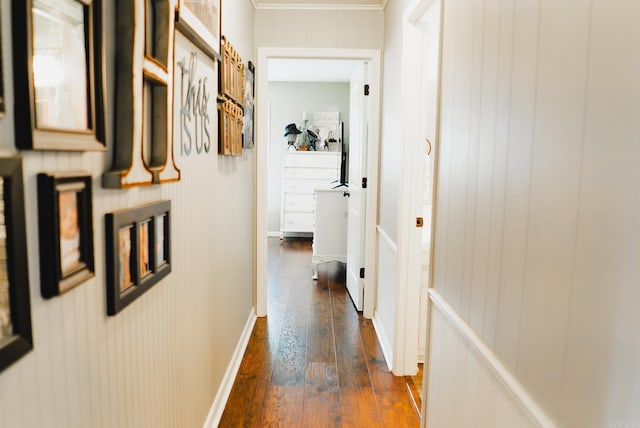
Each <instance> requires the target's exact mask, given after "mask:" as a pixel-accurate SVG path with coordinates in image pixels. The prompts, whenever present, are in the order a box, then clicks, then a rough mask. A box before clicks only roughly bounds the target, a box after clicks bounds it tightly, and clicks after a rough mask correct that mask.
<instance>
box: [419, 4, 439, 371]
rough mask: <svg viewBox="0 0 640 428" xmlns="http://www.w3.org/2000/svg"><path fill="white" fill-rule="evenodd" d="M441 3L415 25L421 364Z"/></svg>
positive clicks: (429, 235)
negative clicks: (418, 62) (418, 80)
mask: <svg viewBox="0 0 640 428" xmlns="http://www.w3.org/2000/svg"><path fill="white" fill-rule="evenodd" d="M439 24H440V2H439V1H436V2H434V3H432V5H431V7H430V8H429V9H428V11H427V12H426V13H425V15H424V16H423V17H422V18H421V20H420V21H419V24H418V26H417V27H418V29H419V30H420V33H421V35H420V42H421V43H420V48H419V49H420V58H421V65H420V70H421V76H422V79H421V80H422V82H421V88H420V89H421V90H420V108H419V109H418V114H419V115H420V117H421V118H422V120H421V122H422V123H423V125H422V126H421V129H420V130H419V132H420V133H421V134H422V138H420V137H418V138H416V140H415V143H416V146H417V147H416V156H417V158H418V159H419V161H418V168H417V169H416V177H417V178H418V177H419V178H421V180H420V179H418V181H419V182H420V181H421V184H422V186H421V188H420V193H419V194H418V195H417V197H416V199H417V201H416V203H417V204H418V207H417V209H418V210H420V209H421V211H422V217H423V219H424V226H423V228H422V233H421V236H420V238H421V243H420V244H418V245H416V248H415V251H416V252H418V253H419V254H420V273H419V280H420V324H419V334H418V360H419V361H421V362H424V358H425V348H426V338H427V306H428V298H429V297H428V287H429V277H430V273H431V272H430V266H429V262H430V247H431V217H432V211H433V175H434V168H433V166H434V162H433V159H434V157H435V153H434V150H435V148H434V147H433V144H434V142H435V141H436V132H437V114H438V113H437V109H438V84H439V83H438V82H439V75H438V73H439V40H440V25H439Z"/></svg>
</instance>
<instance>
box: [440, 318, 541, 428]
mask: <svg viewBox="0 0 640 428" xmlns="http://www.w3.org/2000/svg"><path fill="white" fill-rule="evenodd" d="M449 322H450V321H449V320H447V319H446V318H445V317H443V316H442V314H441V313H440V312H439V310H438V309H435V310H434V312H433V317H432V341H433V343H434V344H435V345H436V346H437V348H438V349H439V352H437V353H435V354H434V355H432V359H431V362H430V364H431V373H432V374H431V376H430V377H429V379H428V382H429V389H430V391H431V393H430V395H429V397H428V398H427V400H428V402H427V410H428V411H427V418H428V419H427V426H429V427H434V428H440V427H443V428H444V427H492V428H513V427H518V428H527V427H535V426H536V425H535V424H534V423H532V422H531V420H530V419H529V418H528V417H527V415H526V414H525V413H524V412H523V411H522V409H521V408H520V407H519V405H518V403H517V402H516V401H514V399H513V398H512V397H511V396H510V395H509V394H508V393H506V392H505V390H504V387H503V384H502V382H501V380H500V379H499V378H497V377H496V376H495V375H494V374H493V373H492V372H491V370H490V368H489V367H488V366H487V365H486V364H485V363H484V361H483V360H482V358H481V356H480V355H478V354H477V353H476V351H475V350H474V349H473V348H472V347H470V346H469V345H468V344H467V342H466V341H465V340H464V338H463V337H461V336H460V335H459V334H458V332H457V331H456V330H455V329H454V328H453V327H452V326H451V325H450V324H449Z"/></svg>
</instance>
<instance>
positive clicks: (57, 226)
mask: <svg viewBox="0 0 640 428" xmlns="http://www.w3.org/2000/svg"><path fill="white" fill-rule="evenodd" d="M38 226H39V235H40V292H41V294H42V297H44V298H45V299H48V298H51V297H54V296H58V295H60V294H63V293H65V292H67V291H69V290H71V289H72V288H74V287H76V286H78V285H80V284H82V283H83V282H85V281H86V280H88V279H89V278H92V277H93V276H94V275H95V266H94V254H93V203H92V190H91V174H89V173H88V172H68V173H44V172H43V173H40V174H38Z"/></svg>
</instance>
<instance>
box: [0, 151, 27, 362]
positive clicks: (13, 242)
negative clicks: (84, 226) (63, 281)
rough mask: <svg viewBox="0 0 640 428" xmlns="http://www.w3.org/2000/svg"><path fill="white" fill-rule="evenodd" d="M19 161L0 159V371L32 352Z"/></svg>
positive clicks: (15, 158) (25, 239) (20, 161)
mask: <svg viewBox="0 0 640 428" xmlns="http://www.w3.org/2000/svg"><path fill="white" fill-rule="evenodd" d="M26 245H27V236H26V227H25V218H24V192H23V184H22V160H21V159H20V158H17V157H12V158H0V371H2V370H4V369H5V368H7V367H8V366H10V365H11V364H13V363H14V362H16V361H17V360H19V359H20V358H21V357H22V356H24V355H25V354H26V353H28V352H29V351H30V350H31V349H33V338H32V334H31V303H30V298H29V272H28V268H27V246H26Z"/></svg>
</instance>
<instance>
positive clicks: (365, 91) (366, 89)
mask: <svg viewBox="0 0 640 428" xmlns="http://www.w3.org/2000/svg"><path fill="white" fill-rule="evenodd" d="M364 96H365V97H368V96H369V85H368V84H367V85H364Z"/></svg>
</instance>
